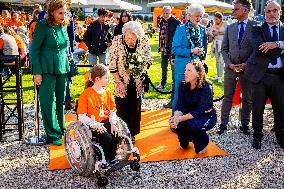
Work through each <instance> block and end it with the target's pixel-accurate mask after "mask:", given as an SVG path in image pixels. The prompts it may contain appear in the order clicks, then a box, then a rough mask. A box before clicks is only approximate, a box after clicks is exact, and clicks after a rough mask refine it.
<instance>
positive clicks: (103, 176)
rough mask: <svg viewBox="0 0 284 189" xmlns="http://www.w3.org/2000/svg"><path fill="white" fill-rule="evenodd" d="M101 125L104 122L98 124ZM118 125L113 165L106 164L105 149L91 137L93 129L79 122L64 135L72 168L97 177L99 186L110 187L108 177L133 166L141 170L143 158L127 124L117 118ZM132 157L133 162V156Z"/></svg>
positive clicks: (71, 124)
mask: <svg viewBox="0 0 284 189" xmlns="http://www.w3.org/2000/svg"><path fill="white" fill-rule="evenodd" d="M98 124H101V123H98ZM115 124H116V126H117V128H118V129H119V131H120V133H121V134H120V136H119V142H118V144H117V150H116V159H117V162H116V163H115V164H114V165H110V164H108V163H107V162H106V159H105V155H104V152H103V148H102V147H101V146H100V144H99V142H98V139H97V138H95V137H94V136H93V135H92V130H94V128H91V127H89V126H86V125H85V124H83V123H82V122H80V121H75V122H72V123H70V124H69V126H68V127H67V130H66V133H65V150H66V156H67V160H68V162H69V164H70V165H71V167H72V169H73V170H74V171H75V172H76V173H77V174H79V175H81V176H85V177H88V176H91V175H93V174H94V175H95V177H96V178H97V185H98V186H99V187H104V186H106V185H107V184H108V175H109V174H110V173H112V172H115V171H117V170H120V169H122V168H123V167H125V166H128V165H130V168H131V169H132V170H133V171H137V172H138V171H140V156H139V150H138V148H137V147H134V146H133V144H132V140H131V135H130V132H129V130H128V127H127V125H126V123H125V122H124V121H123V120H122V119H120V118H117V120H116V123H115ZM131 155H132V158H131V159H130V156H131Z"/></svg>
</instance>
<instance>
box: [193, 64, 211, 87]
mask: <svg viewBox="0 0 284 189" xmlns="http://www.w3.org/2000/svg"><path fill="white" fill-rule="evenodd" d="M189 64H192V65H193V66H194V68H195V70H196V72H197V73H198V75H199V77H198V78H197V83H196V88H202V87H203V86H204V85H205V83H206V82H208V81H207V80H206V73H205V68H204V65H203V63H202V62H201V61H200V60H199V59H195V60H192V61H190V62H189Z"/></svg>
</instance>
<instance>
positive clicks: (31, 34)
mask: <svg viewBox="0 0 284 189" xmlns="http://www.w3.org/2000/svg"><path fill="white" fill-rule="evenodd" d="M36 23H37V22H33V23H32V24H31V25H30V32H29V38H30V41H32V39H33V33H34V31H35V27H36Z"/></svg>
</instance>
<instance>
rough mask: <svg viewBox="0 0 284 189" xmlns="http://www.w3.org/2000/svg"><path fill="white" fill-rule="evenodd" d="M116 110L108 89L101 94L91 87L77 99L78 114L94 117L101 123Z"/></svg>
mask: <svg viewBox="0 0 284 189" xmlns="http://www.w3.org/2000/svg"><path fill="white" fill-rule="evenodd" d="M111 110H116V106H115V101H114V97H113V95H112V93H111V91H110V90H109V89H106V91H105V92H104V93H103V94H99V93H97V92H96V91H95V90H94V89H93V88H92V87H89V88H87V89H85V90H84V91H83V92H82V93H81V95H80V97H79V99H78V109H77V113H78V114H87V116H88V117H91V116H92V115H94V116H95V120H96V121H98V122H101V121H103V120H106V119H108V118H109V115H110V111H111Z"/></svg>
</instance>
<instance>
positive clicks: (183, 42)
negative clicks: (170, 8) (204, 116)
mask: <svg viewBox="0 0 284 189" xmlns="http://www.w3.org/2000/svg"><path fill="white" fill-rule="evenodd" d="M204 12H205V10H204V7H203V6H202V5H200V4H192V5H190V6H189V7H188V9H187V14H188V22H187V23H185V24H184V25H181V26H180V27H178V28H177V29H176V32H175V35H174V39H173V44H172V54H173V58H174V101H173V106H172V112H174V111H175V109H176V104H177V98H178V89H179V85H180V84H181V82H182V81H183V80H184V72H185V67H186V65H187V63H188V62H190V61H191V60H193V59H200V60H201V61H203V60H205V55H206V51H207V35H206V30H205V28H204V27H203V26H201V25H200V24H199V22H200V20H201V19H202V15H203V14H204Z"/></svg>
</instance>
